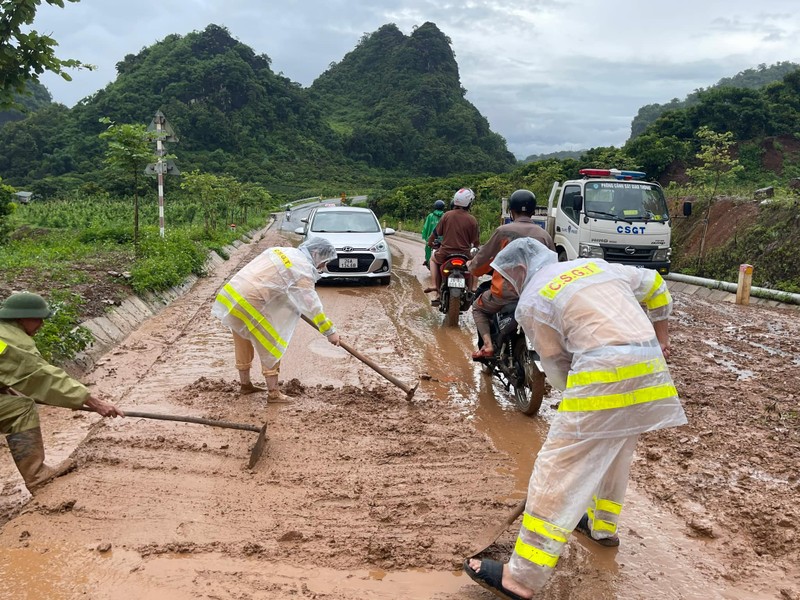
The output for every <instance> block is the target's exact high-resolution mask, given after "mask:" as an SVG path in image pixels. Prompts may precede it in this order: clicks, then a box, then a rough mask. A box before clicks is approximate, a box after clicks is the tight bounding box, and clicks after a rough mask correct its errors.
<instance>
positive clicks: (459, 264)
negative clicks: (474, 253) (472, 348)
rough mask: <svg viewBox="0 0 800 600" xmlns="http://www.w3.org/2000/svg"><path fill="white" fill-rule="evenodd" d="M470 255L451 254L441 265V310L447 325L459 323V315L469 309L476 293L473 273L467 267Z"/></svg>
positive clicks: (454, 325) (453, 325)
mask: <svg viewBox="0 0 800 600" xmlns="http://www.w3.org/2000/svg"><path fill="white" fill-rule="evenodd" d="M469 258H470V257H469V256H467V255H465V254H451V255H450V256H448V257H447V259H446V260H445V261H444V262H443V263H442V264H441V265H440V266H439V271H440V273H441V276H442V283H441V284H440V286H439V299H440V301H439V312H441V313H444V315H445V317H444V324H445V326H446V327H456V326H457V325H458V315H460V314H461V313H462V312H465V311H467V310H469V307H470V306H472V300H473V298H474V297H475V293H474V292H473V291H472V285H471V284H472V274H471V273H470V272H469V269H467V261H468V260H469Z"/></svg>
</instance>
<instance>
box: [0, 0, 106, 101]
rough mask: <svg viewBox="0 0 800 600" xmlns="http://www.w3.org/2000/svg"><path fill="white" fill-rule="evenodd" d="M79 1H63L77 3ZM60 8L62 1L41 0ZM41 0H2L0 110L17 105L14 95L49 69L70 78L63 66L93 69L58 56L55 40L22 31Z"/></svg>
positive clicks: (90, 66)
mask: <svg viewBox="0 0 800 600" xmlns="http://www.w3.org/2000/svg"><path fill="white" fill-rule="evenodd" d="M78 1H79V0H67V2H78ZM45 2H47V3H48V4H51V5H54V6H58V7H61V8H64V0H45ZM39 4H41V0H4V1H3V3H2V17H0V109H7V108H18V105H17V104H16V102H15V97H14V96H15V94H21V93H23V92H25V85H26V84H27V83H28V82H29V81H37V82H38V81H39V75H41V74H42V73H44V72H45V71H50V72H51V73H55V74H56V75H60V76H61V77H63V78H64V79H65V80H67V81H71V80H72V77H70V75H69V73H67V71H66V69H93V68H94V67H93V66H92V65H88V64H84V63H82V62H80V61H79V60H75V59H66V60H63V59H60V58H58V57H57V56H56V54H55V47H56V46H57V45H58V43H57V42H56V41H55V40H54V39H53V38H51V37H48V36H46V35H40V34H39V33H37V32H36V31H35V30H32V31H29V32H28V33H25V32H23V31H22V27H23V26H24V25H30V24H31V23H33V18H34V17H35V16H36V9H37V7H38V6H39Z"/></svg>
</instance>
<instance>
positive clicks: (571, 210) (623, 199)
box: [547, 169, 672, 274]
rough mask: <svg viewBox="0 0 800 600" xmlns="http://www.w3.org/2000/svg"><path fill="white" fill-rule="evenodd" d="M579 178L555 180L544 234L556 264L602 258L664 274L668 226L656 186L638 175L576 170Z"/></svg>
mask: <svg viewBox="0 0 800 600" xmlns="http://www.w3.org/2000/svg"><path fill="white" fill-rule="evenodd" d="M580 174H581V175H583V179H574V180H569V181H565V182H564V183H563V184H561V183H559V182H558V181H556V182H555V183H554V184H553V188H552V190H551V192H550V198H549V200H548V205H547V230H548V231H549V233H550V235H551V236H552V237H553V241H554V242H555V245H556V249H557V251H558V257H559V260H562V261H563V260H573V259H576V258H602V259H604V260H606V261H608V262H615V263H622V264H626V265H632V266H636V267H645V268H648V269H654V270H656V271H658V272H659V273H661V274H666V273H669V268H670V257H671V254H672V249H671V248H670V234H671V223H670V217H669V211H668V208H667V201H666V198H665V197H664V191H663V190H662V189H661V186H660V185H658V184H657V183H654V182H651V181H642V180H643V179H644V176H645V174H644V173H641V172H639V171H620V170H617V169H582V170H581V171H580Z"/></svg>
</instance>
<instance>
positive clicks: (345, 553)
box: [0, 224, 800, 600]
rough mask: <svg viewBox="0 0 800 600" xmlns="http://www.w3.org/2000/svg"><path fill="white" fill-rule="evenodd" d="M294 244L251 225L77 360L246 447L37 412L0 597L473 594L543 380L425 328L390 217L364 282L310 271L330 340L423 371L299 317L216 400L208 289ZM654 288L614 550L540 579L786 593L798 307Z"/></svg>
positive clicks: (580, 588)
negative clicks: (151, 312)
mask: <svg viewBox="0 0 800 600" xmlns="http://www.w3.org/2000/svg"><path fill="white" fill-rule="evenodd" d="M292 225H294V224H292ZM296 241H297V238H296V236H291V235H284V234H281V233H280V232H279V231H278V230H277V228H275V227H273V228H272V229H271V230H269V231H267V232H265V235H264V237H263V239H261V240H260V241H258V242H256V243H253V244H250V245H247V246H243V247H242V248H240V249H239V250H238V251H237V252H236V253H234V254H233V255H232V256H231V259H230V260H229V261H227V262H226V263H225V265H223V266H222V267H221V268H220V270H219V271H218V272H216V273H214V274H213V275H212V276H210V277H208V278H205V279H202V280H200V281H199V282H198V283H197V284H196V285H195V287H194V288H193V289H192V290H191V291H190V292H189V293H188V294H187V295H185V296H184V297H182V298H180V299H178V300H177V301H175V302H174V303H173V304H172V305H170V306H169V307H167V308H166V309H165V310H164V311H163V312H162V313H161V314H159V315H157V316H155V317H153V318H151V319H150V320H148V321H146V322H145V323H144V324H143V325H142V326H141V327H140V328H139V329H138V330H137V331H135V332H134V333H132V334H131V335H130V336H129V337H128V338H127V339H126V340H125V342H124V343H123V344H121V345H120V346H119V347H118V348H117V349H115V350H114V351H112V352H110V353H109V354H108V355H107V356H105V357H104V358H103V359H102V360H101V361H100V364H98V366H97V367H96V369H95V370H94V371H93V372H92V373H90V374H88V375H87V376H86V377H84V380H86V381H89V382H92V383H93V385H94V387H95V388H96V389H98V390H100V391H103V392H105V393H107V394H109V395H111V396H114V397H116V398H117V400H118V401H119V403H120V404H121V406H122V407H123V408H128V409H136V410H144V411H152V412H169V413H179V414H186V415H194V416H201V417H207V418H214V419H225V420H229V421H239V422H245V423H252V424H259V425H260V424H261V423H263V422H267V423H268V442H267V449H266V452H265V454H264V456H263V458H262V459H261V461H260V462H259V463H258V464H257V465H256V466H255V468H254V469H253V470H248V469H247V468H246V462H247V458H248V456H249V452H250V448H251V446H252V444H253V442H254V441H255V434H252V433H248V432H240V431H231V430H225V429H215V428H210V427H203V426H199V425H189V424H180V423H165V422H158V421H146V420H141V419H125V420H119V419H118V420H116V421H113V422H111V421H100V420H99V419H98V418H97V417H96V416H94V415H87V414H85V413H75V414H73V413H71V412H70V411H65V410H63V409H45V410H42V416H43V426H44V429H45V435H46V440H45V443H46V446H47V450H48V453H49V455H50V457H51V458H52V459H59V458H64V457H66V456H67V455H68V454H70V453H73V456H75V457H76V458H77V462H78V468H77V469H76V470H75V471H73V472H72V473H70V474H68V475H66V476H64V477H61V478H59V479H57V480H55V481H54V482H52V483H51V484H49V485H48V486H46V487H45V488H44V489H43V490H42V491H40V492H39V493H38V494H37V496H36V497H35V498H34V499H29V498H28V496H27V492H25V491H24V488H23V487H22V485H21V481H20V479H19V477H18V476H17V475H16V472H15V470H14V467H13V465H12V464H11V461H10V458H9V457H8V453H7V452H6V451H5V450H3V451H2V452H0V482H2V483H1V485H2V486H3V487H2V489H3V496H2V504H0V523H3V524H2V530H0V598H9V599H10V598H14V599H16V598H36V599H39V598H48V599H55V600H57V599H71V598H98V599H102V598H125V599H140V598H141V599H160V598H164V599H170V600H172V599H184V598H185V599H197V598H208V599H227V598H231V599H272V598H276V599H278V598H317V599H320V598H329V599H332V600H334V599H343V600H351V599H352V600H356V599H389V598H411V599H419V600H451V599H452V600H455V599H456V598H466V599H472V600H480V599H486V598H490V597H493V596H490V595H489V594H488V592H485V591H484V590H482V589H481V588H479V587H478V586H476V585H475V584H473V583H472V582H471V581H470V580H469V579H468V578H467V577H465V576H462V575H461V573H460V563H461V561H462V559H463V557H464V556H465V553H467V552H468V551H469V549H470V547H471V543H472V540H473V538H474V536H475V534H476V533H477V532H479V531H481V530H482V529H483V528H484V527H485V526H486V525H487V524H491V523H494V522H499V521H500V520H501V519H502V518H503V516H504V515H505V514H506V513H507V512H508V511H509V509H510V508H511V507H512V506H513V505H514V504H515V502H516V501H518V500H519V499H520V498H522V497H523V496H524V493H525V490H526V488H527V480H528V477H529V475H530V470H531V467H532V464H533V459H534V457H535V454H536V452H537V450H538V448H539V446H540V444H541V441H542V440H543V438H544V436H545V435H546V431H547V421H548V418H549V416H551V415H552V411H553V405H554V404H555V403H556V402H557V397H555V396H553V397H551V398H548V399H546V400H545V403H544V407H543V414H542V415H541V416H539V417H536V418H533V419H531V418H528V417H524V416H522V415H521V414H519V413H516V412H515V411H514V408H513V405H512V403H511V398H510V397H509V396H508V394H507V393H506V392H505V391H504V390H502V389H498V388H497V387H495V386H494V385H493V383H492V381H490V380H488V379H487V378H486V377H485V376H483V375H482V374H481V373H480V370H479V369H478V367H477V366H476V365H474V364H473V363H472V362H471V360H470V358H469V354H470V353H471V351H472V346H473V339H474V337H473V336H474V333H473V327H472V323H471V318H466V319H465V318H464V317H462V322H461V326H460V328H458V329H444V328H442V327H441V315H440V314H439V313H438V312H434V310H433V309H431V308H430V307H429V306H428V302H427V298H426V297H425V295H424V294H423V293H422V288H423V287H424V286H425V285H426V284H427V281H426V278H427V271H426V270H425V269H424V268H423V267H422V266H421V262H422V246H421V245H420V244H419V243H417V242H416V241H413V240H409V239H407V238H405V237H403V236H401V235H398V236H395V237H393V238H391V245H392V248H393V253H394V259H395V261H394V262H395V264H394V269H395V275H394V278H393V282H392V285H391V286H389V287H388V288H385V287H381V286H367V285H360V284H350V283H342V284H329V283H325V284H322V285H320V286H319V288H318V289H319V292H320V295H321V297H322V300H323V303H324V305H325V309H326V313H327V314H328V315H329V316H330V317H331V319H332V320H333V321H334V323H335V324H336V326H337V328H338V329H339V331H340V333H341V334H342V336H343V339H345V340H346V341H347V342H348V343H350V344H351V345H353V346H354V347H355V348H357V349H358V350H360V351H361V352H363V353H364V354H366V355H368V356H370V357H372V358H373V359H374V360H376V361H377V362H378V363H380V364H382V365H384V366H385V367H387V368H388V369H390V370H391V371H392V372H393V373H394V374H395V375H396V376H397V377H399V378H400V379H402V380H404V381H406V382H409V383H413V382H415V381H416V380H417V379H418V378H420V377H421V376H424V377H423V380H422V382H421V384H420V388H419V390H418V391H417V393H416V395H415V397H414V399H413V401H412V402H407V401H406V400H405V398H404V396H405V395H404V394H403V393H402V392H401V391H400V390H398V389H397V388H394V387H393V386H391V384H388V383H387V382H386V381H385V380H383V379H382V378H381V377H380V376H378V375H377V374H376V373H374V372H372V371H371V370H369V369H368V368H367V367H366V366H364V365H362V364H361V363H360V362H358V361H357V360H356V359H354V358H352V357H351V356H350V355H348V354H347V353H346V352H345V351H344V350H342V349H339V348H335V347H333V346H331V345H329V344H328V343H327V342H326V341H325V339H324V338H322V336H320V335H319V334H318V333H317V332H315V331H313V330H312V329H311V328H310V327H308V326H307V325H305V324H303V323H300V324H299V326H298V329H297V331H296V333H295V337H294V338H293V340H292V343H291V346H290V348H289V351H288V352H287V354H286V356H285V359H284V362H283V369H282V374H281V379H282V380H283V382H284V383H283V389H284V392H285V393H287V394H289V395H291V396H293V397H294V402H292V403H290V404H274V405H267V402H266V395H265V394H253V395H249V396H240V395H239V394H238V382H237V374H236V371H235V368H234V363H233V346H232V343H231V340H230V338H229V334H228V333H227V332H226V331H225V330H223V329H222V328H221V326H220V325H219V323H218V322H217V321H216V320H215V319H213V318H212V317H211V316H210V312H209V311H210V307H211V303H212V301H213V297H214V294H215V292H216V290H217V289H218V288H219V287H220V286H221V285H222V284H223V283H224V281H225V280H226V279H227V278H228V277H230V275H231V274H232V273H233V272H235V271H236V270H237V268H239V267H241V266H243V265H244V264H246V262H247V261H248V260H249V259H250V258H252V257H253V256H254V255H255V254H256V253H258V252H260V251H261V250H262V249H263V248H266V247H268V246H271V245H288V244H290V243H296ZM675 296H676V311H675V316H674V319H673V336H674V337H673V347H674V348H675V350H674V353H675V357H674V358H673V359H672V361H671V362H672V369H673V373H674V376H675V379H676V383H677V385H678V389H679V391H680V392H681V394H682V396H683V397H684V398H685V405H686V409H687V414H688V416H689V419H690V424H689V425H688V426H686V427H683V428H680V429H677V430H670V431H666V432H659V433H656V434H648V435H646V436H644V437H643V438H642V440H641V442H640V447H639V450H638V452H637V459H636V461H635V463H634V467H633V473H632V484H631V490H630V492H629V495H628V498H627V502H626V507H625V510H624V511H623V516H622V526H621V537H622V545H621V546H620V548H619V550H609V549H598V548H595V547H594V546H592V545H587V544H586V543H585V541H583V540H582V539H581V538H579V537H577V536H573V538H572V539H571V541H570V543H569V545H568V547H567V549H566V551H565V553H564V555H563V556H562V560H561V563H560V565H559V568H558V570H557V574H556V576H555V577H554V578H553V580H552V582H551V584H550V585H549V586H548V588H547V589H546V591H545V593H544V594H543V596H542V597H544V598H551V599H567V598H577V599H589V598H601V599H603V598H609V599H610V598H625V599H627V598H736V599H743V598H759V599H760V598H786V599H790V600H791V599H793V598H800V583H798V571H797V564H798V559H800V556H799V555H798V548H799V547H800V539H799V538H798V537H797V536H796V532H797V523H798V522H799V519H800V510H798V500H799V499H800V488H798V473H797V469H798V464H799V463H800V460H799V459H800V438H799V436H798V426H799V425H800V415H799V414H798V397H800V377H798V374H797V371H798V368H799V367H800V320H799V319H798V314H799V313H797V312H796V311H792V310H788V309H779V308H774V309H773V308H762V307H759V308H747V307H735V306H732V305H728V304H710V303H708V302H705V301H703V300H696V299H694V298H693V297H692V296H690V295H687V294H676V295H675ZM253 377H254V381H256V382H257V381H259V380H260V379H261V378H260V376H259V374H258V370H257V368H254V370H253ZM514 537H515V531H514V530H513V528H512V529H511V530H509V531H508V532H507V533H506V534H505V535H504V536H503V537H502V538H501V539H500V541H499V543H498V545H497V547H496V554H497V555H498V556H504V553H505V554H507V552H508V550H509V549H510V547H511V545H512V544H513V541H514Z"/></svg>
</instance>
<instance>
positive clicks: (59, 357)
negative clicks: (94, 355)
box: [34, 291, 94, 363]
mask: <svg viewBox="0 0 800 600" xmlns="http://www.w3.org/2000/svg"><path fill="white" fill-rule="evenodd" d="M83 302H84V300H83V298H81V296H80V295H78V294H74V293H71V292H63V291H56V292H53V293H52V295H51V297H50V308H52V309H53V311H54V312H55V314H54V315H53V316H52V317H50V318H49V319H46V320H45V322H44V325H42V328H41V329H40V330H39V331H38V332H37V333H36V336H35V337H34V340H35V341H36V347H37V348H38V349H39V352H41V354H42V357H43V358H44V359H45V360H46V361H48V362H55V363H59V362H63V361H65V360H69V359H71V358H73V357H74V356H75V355H76V354H77V353H78V352H80V351H81V350H84V349H85V348H87V347H88V346H89V344H91V343H92V341H93V340H94V337H93V336H92V333H91V331H89V330H88V329H86V328H85V327H76V325H77V324H78V314H79V311H80V307H81V305H82V304H83Z"/></svg>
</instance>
